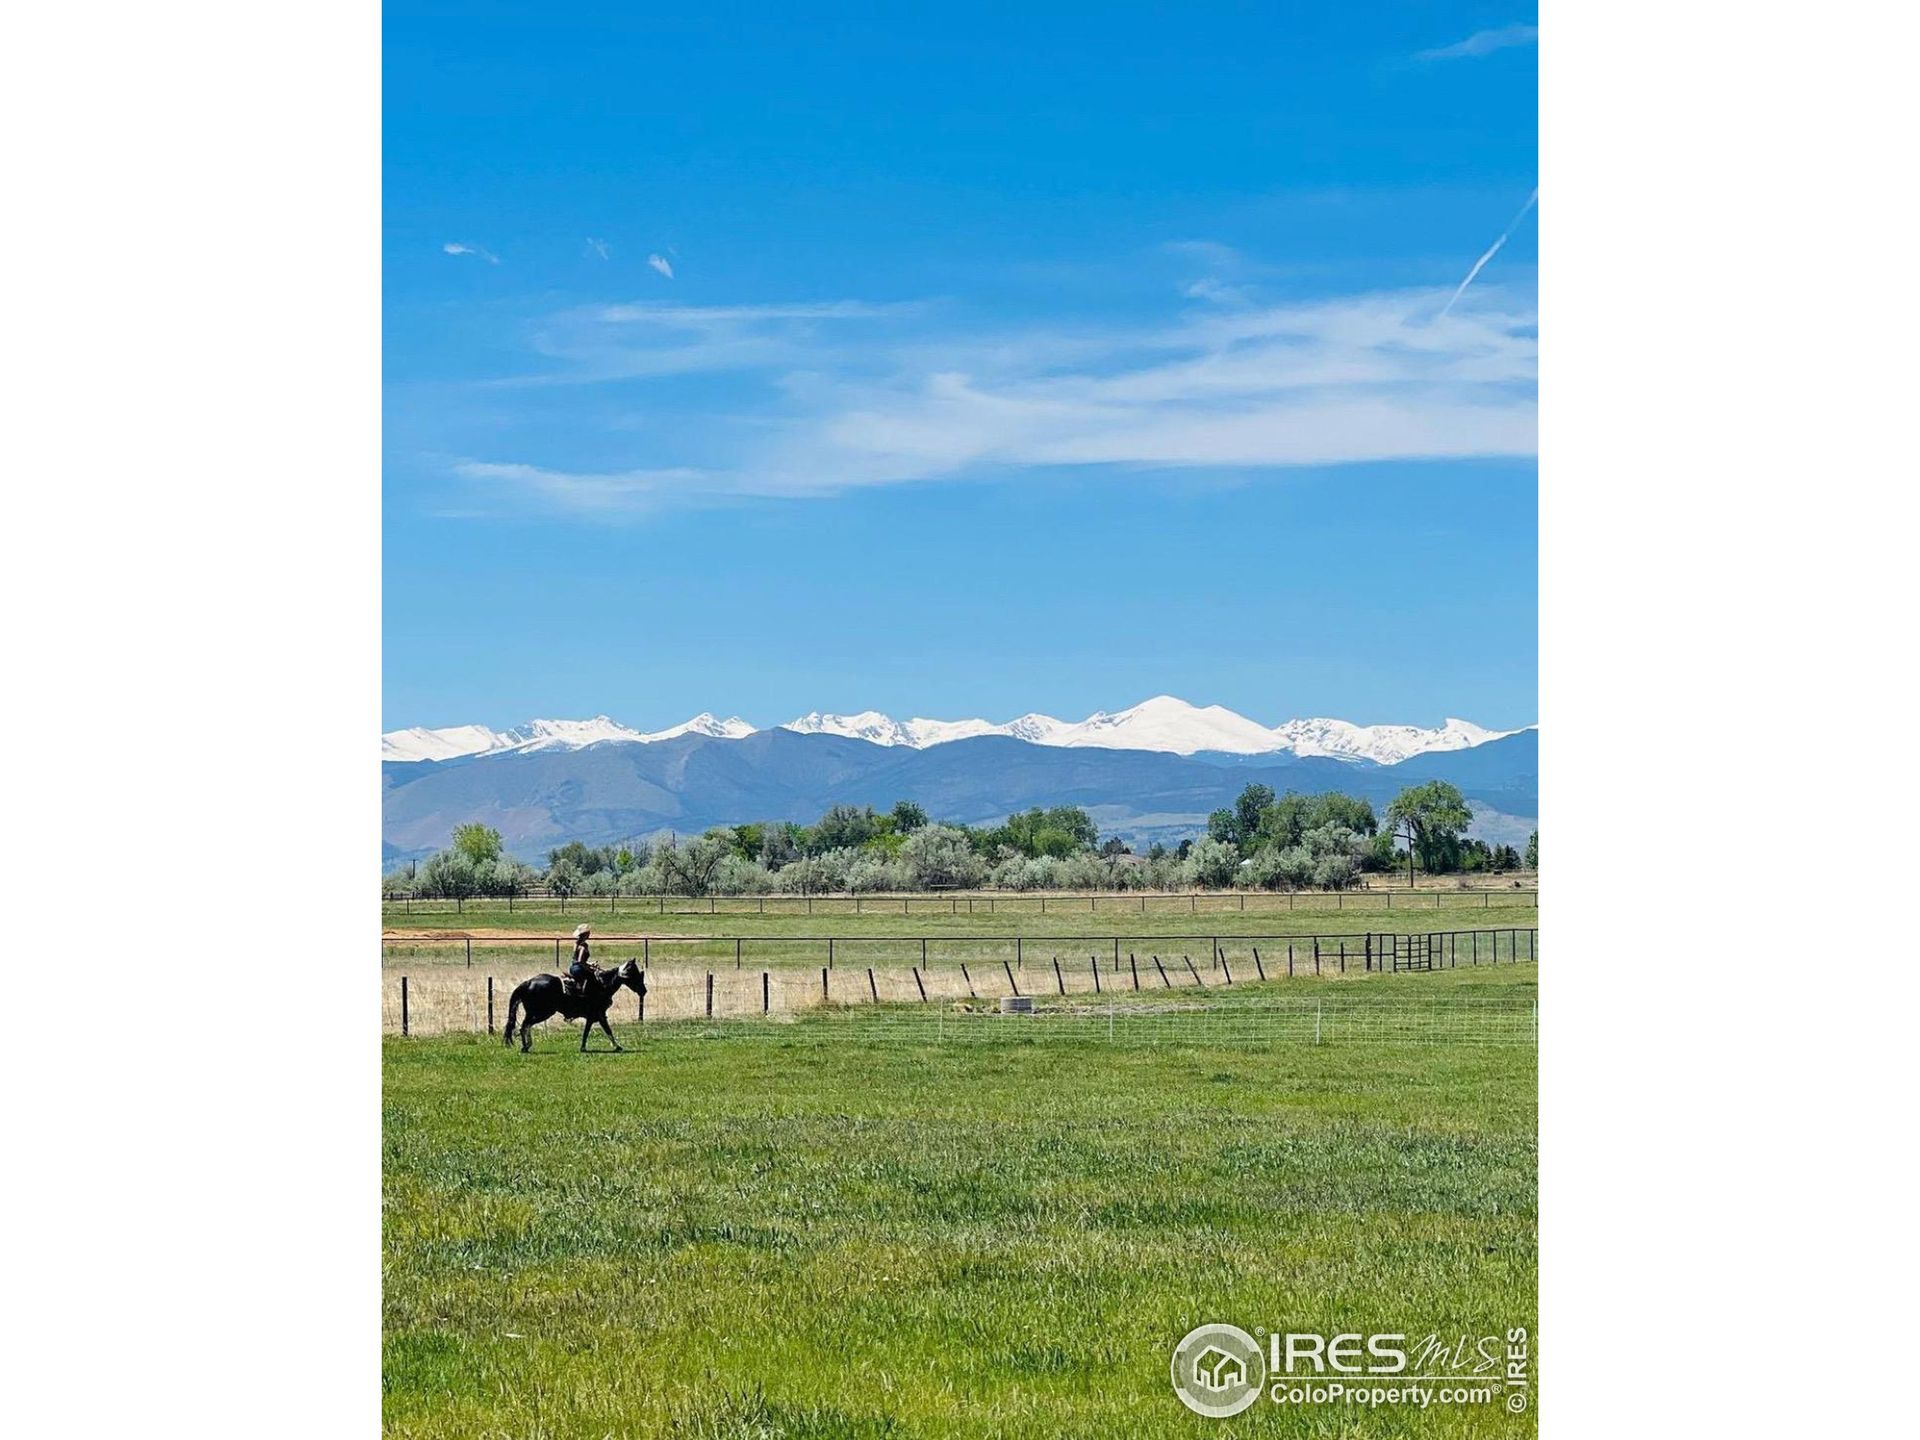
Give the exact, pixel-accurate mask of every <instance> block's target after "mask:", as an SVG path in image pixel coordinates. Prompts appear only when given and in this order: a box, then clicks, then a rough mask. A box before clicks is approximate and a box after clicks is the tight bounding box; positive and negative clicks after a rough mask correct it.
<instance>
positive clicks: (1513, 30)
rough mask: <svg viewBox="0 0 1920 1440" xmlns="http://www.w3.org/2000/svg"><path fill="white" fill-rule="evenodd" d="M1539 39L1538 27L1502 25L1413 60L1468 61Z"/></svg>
mask: <svg viewBox="0 0 1920 1440" xmlns="http://www.w3.org/2000/svg"><path fill="white" fill-rule="evenodd" d="M1539 38H1540V27H1539V26H1538V25H1502V26H1500V27H1499V28H1498V29H1495V30H1476V31H1475V32H1474V33H1473V34H1471V35H1469V36H1468V37H1467V38H1466V39H1464V40H1457V41H1455V42H1454V43H1453V44H1451V45H1442V46H1440V47H1439V48H1438V49H1436V50H1422V51H1421V52H1420V53H1419V54H1417V55H1415V56H1414V57H1413V58H1414V59H1416V60H1470V59H1472V58H1474V57H1475V56H1478V55H1491V54H1493V52H1494V51H1496V50H1507V49H1510V48H1512V47H1513V46H1515V45H1532V44H1534V43H1535V42H1537V41H1538V40H1539Z"/></svg>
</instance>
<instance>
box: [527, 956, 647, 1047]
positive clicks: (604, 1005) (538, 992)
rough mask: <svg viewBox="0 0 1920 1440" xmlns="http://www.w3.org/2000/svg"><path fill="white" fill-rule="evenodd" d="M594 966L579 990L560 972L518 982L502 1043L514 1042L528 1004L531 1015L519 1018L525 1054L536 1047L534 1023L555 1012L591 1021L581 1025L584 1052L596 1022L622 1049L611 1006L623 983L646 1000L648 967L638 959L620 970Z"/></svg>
mask: <svg viewBox="0 0 1920 1440" xmlns="http://www.w3.org/2000/svg"><path fill="white" fill-rule="evenodd" d="M590 968H591V969H592V971H593V973H592V974H591V975H590V976H588V977H587V978H586V980H584V981H583V982H582V983H581V987H580V991H579V993H577V994H576V993H574V992H572V991H570V990H568V989H567V987H566V986H565V985H564V984H562V983H561V980H560V977H559V976H558V975H536V976H534V977H533V978H532V979H531V980H522V981H521V982H520V983H519V984H518V985H516V986H514V987H513V994H512V996H510V997H509V998H508V1000H507V1028H506V1029H505V1030H503V1031H501V1032H500V1043H501V1044H502V1045H511V1044H512V1043H513V1029H514V1023H515V1020H516V1017H518V1015H519V1014H520V1008H521V1007H522V1006H523V1005H524V1006H525V1007H526V1011H527V1018H526V1019H525V1020H523V1021H520V1022H519V1023H520V1053H521V1054H523V1055H524V1054H526V1053H527V1051H529V1050H531V1049H533V1027H534V1026H536V1025H538V1024H539V1023H540V1022H541V1021H542V1020H545V1019H547V1018H548V1017H549V1016H552V1015H555V1014H559V1015H561V1016H564V1017H565V1018H566V1019H568V1020H584V1021H586V1022H587V1023H586V1024H584V1025H582V1026H581V1027H580V1051H581V1053H582V1054H585V1053H586V1049H587V1037H588V1036H589V1035H591V1034H593V1027H594V1026H595V1025H596V1024H597V1025H598V1026H599V1027H600V1028H601V1029H602V1030H604V1031H606V1032H607V1039H609V1040H613V1048H614V1049H615V1050H619V1049H621V1048H622V1047H621V1044H620V1042H619V1041H618V1040H615V1039H614V1034H613V1027H612V1026H611V1025H609V1024H607V1010H608V1008H609V1007H610V1006H611V1005H612V1004H613V997H614V996H616V995H618V994H619V993H620V988H621V986H623V985H624V986H626V987H627V988H628V989H630V990H632V991H633V993H634V994H636V995H638V996H640V997H641V999H643V1000H644V999H645V998H646V994H647V974H646V971H644V970H642V969H641V968H640V962H639V961H638V960H629V961H627V962H626V964H624V965H622V966H621V967H620V968H619V969H618V970H602V969H601V968H600V967H599V966H597V965H595V966H592V967H590Z"/></svg>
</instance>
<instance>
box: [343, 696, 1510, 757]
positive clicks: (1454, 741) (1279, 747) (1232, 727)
mask: <svg viewBox="0 0 1920 1440" xmlns="http://www.w3.org/2000/svg"><path fill="white" fill-rule="evenodd" d="M774 728H775V729H779V730H785V731H789V732H792V733H794V734H799V735H831V736H836V737H839V738H842V739H848V740H859V741H864V742H865V743H867V744H870V745H877V746H880V747H882V748H888V749H891V748H905V749H911V750H925V749H928V748H930V747H932V746H936V745H948V744H953V743H955V742H957V741H961V740H973V739H980V738H984V737H990V736H999V737H1004V738H1010V739H1015V740H1021V741H1025V742H1027V743H1029V744H1032V745H1043V746H1049V747H1054V748H1060V749H1078V748H1091V749H1102V750H1143V751H1152V752H1156V753H1161V754H1169V755H1194V754H1202V753H1206V754H1223V755H1241V756H1261V755H1275V756H1279V755H1292V756H1297V757H1300V758H1315V757H1318V758H1327V759H1335V760H1342V761H1357V762H1368V763H1372V764H1375V765H1392V764H1397V763H1398V762H1399V761H1402V760H1406V759H1409V758H1411V757H1413V756H1415V755H1424V754H1431V753H1434V752H1437V751H1438V752H1444V751H1454V750H1467V749H1472V748H1473V747H1475V746H1478V745H1484V744H1487V743H1488V742H1490V741H1494V740H1499V739H1503V738H1505V737H1507V736H1509V735H1516V734H1520V733H1522V732H1521V731H1516V730H1489V729H1487V728H1485V727H1484V726H1480V725H1476V724H1474V723H1473V722H1471V721H1468V720H1458V719H1449V720H1447V721H1446V722H1445V723H1444V724H1442V725H1439V726H1436V727H1432V728H1423V727H1421V726H1418V725H1355V724H1353V723H1352V722H1350V721H1346V720H1333V719H1325V718H1320V719H1308V720H1288V721H1285V722H1283V723H1282V724H1280V725H1276V726H1271V727H1269V726H1264V725H1261V724H1260V723H1259V722H1258V721H1255V720H1249V719H1248V718H1247V717H1246V716H1244V715H1240V714H1236V713H1235V712H1234V711H1232V710H1229V709H1227V708H1226V707H1224V706H1221V705H1206V706H1199V705H1192V704H1189V703H1188V702H1187V701H1185V700H1181V699H1178V698H1176V697H1175V696H1172V695H1156V696H1154V697H1153V698H1152V699H1151V700H1146V701H1142V702H1141V703H1140V704H1138V705H1135V706H1133V707H1132V708H1130V709H1127V710H1121V711H1116V712H1111V713H1109V712H1107V711H1101V712H1098V713H1096V714H1093V715H1090V716H1088V717H1087V718H1086V719H1085V720H1081V721H1077V722H1069V721H1065V720H1057V719H1055V718H1054V717H1052V716H1051V715H1040V714H1027V715H1022V716H1020V717H1019V718H1018V719H1015V720H1010V721H1007V722H1006V723H1005V724H994V723H992V722H991V721H987V720H979V719H974V720H929V719H922V718H919V717H916V718H914V719H911V720H896V719H894V718H893V717H892V716H890V715H885V714H882V713H881V712H880V711H878V710H865V711H861V712H860V713H858V714H853V715H835V714H823V713H821V712H819V711H815V712H813V713H811V714H807V715H802V716H800V717H799V718H797V719H794V720H789V721H787V722H786V723H785V724H783V725H780V726H776V727H774ZM1527 728H1529V729H1530V728H1532V727H1527ZM766 733H768V732H767V731H764V730H758V729H756V728H755V727H754V726H752V725H750V724H748V723H747V722H746V721H745V720H742V719H740V717H738V716H737V715H736V716H733V717H731V718H729V719H726V720H720V719H716V718H715V717H714V716H713V715H712V714H711V713H703V714H700V715H696V716H694V717H693V718H692V719H691V720H688V721H685V722H684V723H682V724H680V725H675V726H672V727H671V728H669V729H666V730H656V731H653V732H651V733H645V732H641V731H638V730H634V729H631V728H629V727H627V726H625V725H622V724H620V723H619V722H618V721H615V720H612V719H610V718H609V717H607V716H605V715H599V716H596V717H594V718H593V719H591V720H534V721H532V722H530V723H529V724H527V725H525V726H521V727H519V728H518V729H514V730H502V731H496V730H492V729H489V728H488V727H486V726H484V725H455V726H450V727H447V728H445V729H438V730H433V729H426V728H423V727H418V726H416V727H414V728H412V729H408V730H395V731H390V732H388V733H387V734H385V735H382V736H381V737H380V758H381V759H382V760H385V761H393V762H397V763H415V762H421V761H444V760H454V759H460V758H464V757H470V756H492V755H503V754H524V753H528V752H535V751H545V750H577V749H584V748H587V747H589V746H596V745H604V744H629V745H652V744H659V743H662V742H664V741H668V740H674V739H677V738H679V737H681V736H683V735H700V736H705V737H708V738H712V739H722V740H743V739H746V738H747V737H749V736H752V735H761V734H766Z"/></svg>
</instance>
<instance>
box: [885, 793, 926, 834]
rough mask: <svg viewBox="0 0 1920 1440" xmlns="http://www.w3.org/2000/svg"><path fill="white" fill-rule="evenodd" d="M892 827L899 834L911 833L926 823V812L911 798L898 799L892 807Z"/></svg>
mask: <svg viewBox="0 0 1920 1440" xmlns="http://www.w3.org/2000/svg"><path fill="white" fill-rule="evenodd" d="M892 819H893V828H894V831H895V833H897V834H900V835H911V834H912V833H913V832H914V831H916V830H918V829H919V828H920V827H921V826H922V825H924V824H926V823H927V812H926V811H925V810H922V809H921V808H920V807H919V806H918V805H916V804H914V803H913V801H911V800H900V801H896V802H895V803H894V807H893V815H892Z"/></svg>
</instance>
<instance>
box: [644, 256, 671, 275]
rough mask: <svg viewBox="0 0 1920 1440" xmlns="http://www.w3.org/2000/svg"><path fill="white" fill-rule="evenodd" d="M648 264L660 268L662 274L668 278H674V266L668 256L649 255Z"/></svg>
mask: <svg viewBox="0 0 1920 1440" xmlns="http://www.w3.org/2000/svg"><path fill="white" fill-rule="evenodd" d="M647 264H649V265H651V266H652V267H653V268H654V269H656V270H658V271H659V272H660V273H661V274H662V275H664V276H666V277H667V279H669V280H671V279H672V278H673V266H672V265H671V264H670V263H669V262H668V260H667V257H666V256H664V255H649V256H647Z"/></svg>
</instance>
